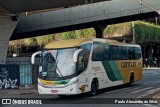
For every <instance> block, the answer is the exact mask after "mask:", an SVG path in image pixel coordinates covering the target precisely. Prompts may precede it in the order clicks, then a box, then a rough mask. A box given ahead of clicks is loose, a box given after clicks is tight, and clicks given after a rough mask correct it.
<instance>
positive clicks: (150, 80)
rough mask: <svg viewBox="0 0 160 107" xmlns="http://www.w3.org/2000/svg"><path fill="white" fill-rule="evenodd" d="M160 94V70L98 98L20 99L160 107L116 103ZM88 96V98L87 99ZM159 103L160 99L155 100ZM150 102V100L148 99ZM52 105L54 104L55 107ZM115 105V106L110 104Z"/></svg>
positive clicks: (92, 106) (88, 106)
mask: <svg viewBox="0 0 160 107" xmlns="http://www.w3.org/2000/svg"><path fill="white" fill-rule="evenodd" d="M158 93H160V69H154V70H143V79H142V80H140V81H137V82H135V85H134V86H132V87H128V86H126V85H122V86H116V87H112V88H106V89H103V90H100V91H99V92H98V94H97V95H96V96H92V97H91V96H87V95H88V94H82V95H75V96H68V97H66V98H63V99H62V98H59V97H57V96H55V95H54V96H50V95H24V96H19V98H49V99H46V102H47V103H48V104H46V105H45V106H47V107H50V106H52V107H62V106H63V107H72V106H73V107H75V106H76V107H97V106H98V107H117V106H118V107H160V104H159V102H158V103H157V104H150V103H149V104H144V103H143V104H115V101H116V100H117V101H122V100H124V101H126V100H128V99H130V98H131V99H130V100H131V101H132V100H135V99H137V98H139V99H138V100H141V99H142V98H152V97H153V96H155V95H156V94H158ZM86 96H87V97H86ZM153 100H154V101H158V100H160V99H158V100H157V99H153ZM147 101H149V99H147ZM122 102H123V101H122ZM51 103H54V105H53V104H52V105H51ZM108 103H113V104H108ZM3 106H5V107H7V106H8V107H18V106H22V105H3ZM23 106H26V107H28V105H23ZM30 106H34V107H41V106H42V107H43V106H44V105H30Z"/></svg>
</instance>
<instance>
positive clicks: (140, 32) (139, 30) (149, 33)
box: [135, 21, 160, 44]
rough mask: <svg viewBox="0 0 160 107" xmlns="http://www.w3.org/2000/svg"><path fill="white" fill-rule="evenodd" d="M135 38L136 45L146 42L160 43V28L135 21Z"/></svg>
mask: <svg viewBox="0 0 160 107" xmlns="http://www.w3.org/2000/svg"><path fill="white" fill-rule="evenodd" d="M135 32H136V33H135V37H136V42H137V43H138V44H141V43H147V42H160V26H156V25H154V24H152V23H148V22H142V21H136V22H135Z"/></svg>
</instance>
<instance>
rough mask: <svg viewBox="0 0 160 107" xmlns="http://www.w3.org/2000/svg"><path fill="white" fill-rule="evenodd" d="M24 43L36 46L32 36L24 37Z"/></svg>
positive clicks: (28, 45)
mask: <svg viewBox="0 0 160 107" xmlns="http://www.w3.org/2000/svg"><path fill="white" fill-rule="evenodd" d="M24 44H25V46H27V47H30V46H36V44H37V41H36V38H34V37H33V38H27V39H24Z"/></svg>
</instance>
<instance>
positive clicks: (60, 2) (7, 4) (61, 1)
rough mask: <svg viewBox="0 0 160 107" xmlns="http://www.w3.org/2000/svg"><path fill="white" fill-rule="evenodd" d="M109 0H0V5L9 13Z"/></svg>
mask: <svg viewBox="0 0 160 107" xmlns="http://www.w3.org/2000/svg"><path fill="white" fill-rule="evenodd" d="M101 1H109V0H1V3H0V6H1V7H3V8H5V9H6V10H8V11H10V12H11V13H21V12H29V11H37V10H44V9H51V8H60V7H68V6H75V5H83V4H89V3H96V2H101Z"/></svg>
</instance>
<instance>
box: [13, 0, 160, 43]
mask: <svg viewBox="0 0 160 107" xmlns="http://www.w3.org/2000/svg"><path fill="white" fill-rule="evenodd" d="M143 2H145V3H146V4H149V5H150V6H151V7H153V8H155V9H157V10H158V9H160V0H143ZM156 16H158V13H156V12H155V11H153V10H152V9H150V8H148V7H145V6H143V5H142V4H140V3H139V2H137V0H112V1H107V2H100V3H95V4H88V5H83V6H78V7H72V8H67V9H62V10H57V11H52V12H45V13H40V14H35V15H30V16H23V17H21V19H20V21H19V23H18V25H17V27H16V29H15V31H14V33H13V35H12V37H11V40H13V39H20V38H27V37H33V36H40V35H46V34H50V33H59V32H64V31H70V30H76V29H82V28H89V27H95V25H96V23H97V22H98V23H103V24H105V25H109V24H115V23H121V22H127V21H133V20H140V19H146V18H149V17H150V18H151V17H156Z"/></svg>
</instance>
